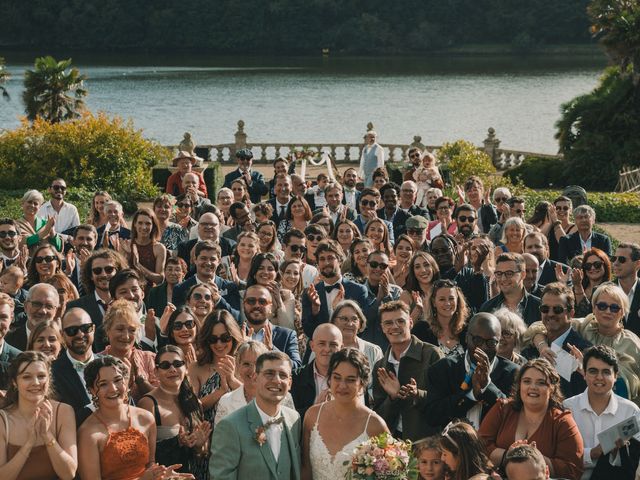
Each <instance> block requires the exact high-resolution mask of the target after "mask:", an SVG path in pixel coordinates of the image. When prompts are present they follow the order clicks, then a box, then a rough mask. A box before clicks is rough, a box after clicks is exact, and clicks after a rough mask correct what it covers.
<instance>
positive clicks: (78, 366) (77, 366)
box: [65, 350, 96, 389]
mask: <svg viewBox="0 0 640 480" xmlns="http://www.w3.org/2000/svg"><path fill="white" fill-rule="evenodd" d="M65 353H66V355H67V358H68V359H69V361H70V362H71V365H72V366H73V369H74V370H75V371H76V373H77V374H78V376H79V377H80V381H81V382H82V385H84V388H85V389H86V388H87V384H86V383H85V381H84V369H85V368H86V367H87V365H89V363H91V362H92V361H93V360H94V359H95V358H96V356H95V355H94V354H93V353H91V358H90V359H89V360H87V361H86V363H82V362H81V361H80V360H76V359H75V358H73V357H72V356H71V355H70V354H69V350H66V351H65Z"/></svg>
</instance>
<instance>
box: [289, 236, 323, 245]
mask: <svg viewBox="0 0 640 480" xmlns="http://www.w3.org/2000/svg"><path fill="white" fill-rule="evenodd" d="M307 240H309V241H310V242H319V241H320V240H322V235H314V234H312V233H309V234H307ZM292 248H293V247H292Z"/></svg>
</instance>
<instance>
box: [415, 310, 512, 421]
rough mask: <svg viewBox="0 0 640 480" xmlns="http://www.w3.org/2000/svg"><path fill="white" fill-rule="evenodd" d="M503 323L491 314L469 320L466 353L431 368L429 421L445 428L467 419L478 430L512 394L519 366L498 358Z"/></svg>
mask: <svg viewBox="0 0 640 480" xmlns="http://www.w3.org/2000/svg"><path fill="white" fill-rule="evenodd" d="M501 333H502V332H501V329H500V321H499V320H498V319H497V318H496V317H495V315H493V314H491V313H477V314H476V315H474V316H473V317H472V318H471V320H470V321H469V327H468V330H467V338H466V342H467V351H466V352H465V353H464V354H458V355H451V356H447V357H445V358H444V359H442V360H441V361H439V362H438V363H436V364H435V365H434V366H432V367H431V368H430V369H429V375H428V382H427V392H428V393H429V394H428V396H427V402H426V408H425V410H424V415H425V418H426V421H427V422H429V423H430V424H431V425H433V426H437V427H440V428H442V427H444V426H445V425H446V424H447V423H449V422H450V421H452V420H454V419H457V418H467V419H468V420H469V421H470V422H471V423H472V425H473V426H474V427H475V428H479V427H480V422H481V421H482V419H483V418H484V416H485V415H486V413H487V412H488V411H489V409H490V408H491V407H492V406H493V405H494V404H495V403H496V401H497V400H498V398H505V397H508V396H509V395H510V394H511V387H512V385H513V380H514V378H515V375H516V372H517V371H518V366H517V365H516V364H515V363H513V362H511V361H509V360H506V359H504V358H502V357H499V356H497V354H496V348H497V346H498V343H499V342H500V337H501Z"/></svg>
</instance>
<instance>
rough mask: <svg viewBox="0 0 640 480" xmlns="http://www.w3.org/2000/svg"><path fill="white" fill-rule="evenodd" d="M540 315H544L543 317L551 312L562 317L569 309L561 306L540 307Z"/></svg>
mask: <svg viewBox="0 0 640 480" xmlns="http://www.w3.org/2000/svg"><path fill="white" fill-rule="evenodd" d="M539 308H540V313H544V314H545V315H546V314H547V313H549V312H553V313H554V315H562V314H563V313H564V312H566V311H569V307H565V306H562V305H554V306H553V307H552V306H551V305H540V307H539Z"/></svg>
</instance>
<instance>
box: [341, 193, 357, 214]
mask: <svg viewBox="0 0 640 480" xmlns="http://www.w3.org/2000/svg"><path fill="white" fill-rule="evenodd" d="M343 190H344V202H345V204H346V205H347V206H349V207H351V208H353V209H354V210H355V209H356V208H357V207H358V205H356V191H357V190H356V189H355V188H354V189H353V190H349V189H347V187H343Z"/></svg>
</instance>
